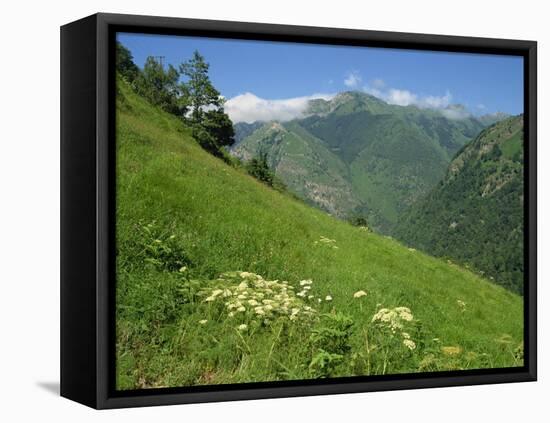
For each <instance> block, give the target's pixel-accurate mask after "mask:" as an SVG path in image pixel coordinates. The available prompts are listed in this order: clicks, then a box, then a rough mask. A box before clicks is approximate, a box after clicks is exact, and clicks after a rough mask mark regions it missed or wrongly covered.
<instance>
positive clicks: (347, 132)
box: [61, 14, 536, 408]
mask: <svg viewBox="0 0 550 423" xmlns="http://www.w3.org/2000/svg"><path fill="white" fill-rule="evenodd" d="M61 71H62V74H61V190H62V200H61V224H62V225H61V226H62V230H61V249H62V250H61V270H62V271H61V394H62V395H63V396H65V397H67V398H70V399H72V400H75V401H78V402H81V403H83V404H86V405H89V406H91V407H95V408H117V407H129V406H144V405H158V404H174V403H188V402H206V401H220V400H238V399H253V398H269V397H282V396H298V395H316V394H331V393H344V392H365V391H374V390H395V389H408V388H425V387H438V386H454V385H470V384H482V383H501V382H520V381H532V380H535V379H536V179H535V178H536V43H535V42H532V41H518V40H500V39H483V38H468V37H451V36H436V35H420V34H405V33H389V32H373V31H358V30H344V29H334V28H313V27H297V26H281V25H267V24H254V23H240V22H218V21H204V20H190V19H175V18H160V17H146V16H130V15H112V14H96V15H93V16H90V17H87V18H84V19H82V20H79V21H76V22H73V23H70V24H67V25H65V26H63V27H62V28H61Z"/></svg>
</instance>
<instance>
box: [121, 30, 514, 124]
mask: <svg viewBox="0 0 550 423" xmlns="http://www.w3.org/2000/svg"><path fill="white" fill-rule="evenodd" d="M118 40H119V41H120V42H122V44H124V45H125V46H126V47H127V48H129V49H130V51H131V52H132V54H133V56H134V61H135V62H136V64H137V65H138V66H140V67H142V66H143V64H144V62H145V59H146V58H147V56H165V63H172V64H174V65H177V64H179V63H181V62H184V61H186V60H187V59H188V58H190V57H191V55H192V53H193V51H194V50H199V52H200V53H201V54H202V55H203V56H204V57H205V58H206V61H207V62H208V63H210V78H211V80H212V82H213V84H214V86H215V87H216V88H217V89H218V90H219V91H220V92H221V93H222V95H224V96H225V97H226V98H227V99H229V102H228V108H229V109H230V111H231V112H232V113H233V115H234V117H235V119H237V120H249V121H251V120H254V119H255V118H258V116H260V118H261V114H260V115H257V114H258V113H260V109H261V110H263V112H265V113H271V112H273V113H275V116H274V118H281V117H282V118H283V120H284V116H286V115H284V113H287V112H288V117H289V118H290V117H292V114H293V113H296V112H297V110H298V111H299V109H300V108H301V107H303V105H304V104H305V101H306V100H307V99H309V98H314V97H327V98H329V97H330V96H332V95H334V94H335V93H338V92H342V91H347V90H361V91H366V92H368V93H370V94H373V95H376V96H377V97H380V98H382V99H384V100H386V101H388V102H390V103H393V104H399V105H408V104H415V105H418V106H419V107H431V108H442V109H443V108H445V107H447V106H448V105H449V104H457V103H458V104H462V105H464V106H466V107H467V108H468V110H469V111H471V112H472V113H474V114H484V113H493V112H497V111H501V112H507V113H510V114H518V113H522V112H523V59H522V58H521V57H512V56H496V55H480V54H462V53H441V52H424V51H409V50H394V49H379V48H366V47H342V46H325V45H309V44H295V43H278V42H263V41H262V42H260V41H243V40H227V39H214V38H202V37H200V38H199V37H182V36H166V35H144V34H118ZM281 111H282V112H283V115H281V116H278V115H277V113H281ZM250 113H251V114H252V115H250V116H249V114H250ZM230 116H231V113H230ZM232 118H233V116H232ZM235 119H234V120H235Z"/></svg>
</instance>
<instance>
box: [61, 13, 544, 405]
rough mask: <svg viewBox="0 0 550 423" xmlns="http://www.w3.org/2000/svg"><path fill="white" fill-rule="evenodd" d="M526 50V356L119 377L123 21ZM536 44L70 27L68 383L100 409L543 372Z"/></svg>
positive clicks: (96, 24)
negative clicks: (362, 371) (161, 381)
mask: <svg viewBox="0 0 550 423" xmlns="http://www.w3.org/2000/svg"><path fill="white" fill-rule="evenodd" d="M119 31H123V32H139V33H152V34H171V35H193V36H208V37H220V38H236V39H249V40H269V41H288V42H301V43H315V44H334V45H354V46H371V47H386V48H399V49H415V50H432V51H447V52H472V53H486V54H501V55H519V56H522V57H523V58H524V112H525V122H526V124H525V139H526V140H527V142H526V144H525V152H526V154H525V158H526V163H525V193H526V195H527V198H526V200H525V202H524V203H525V215H524V216H525V263H527V268H526V271H525V289H524V301H525V307H524V310H525V312H524V313H525V314H524V317H525V325H524V327H525V338H524V340H525V365H524V366H523V367H518V368H507V369H485V370H468V371H453V372H441V373H420V374H405V375H403V374H399V375H387V376H374V377H349V378H338V379H323V380H312V381H288V382H269V383H247V384H239V385H221V386H197V387H187V388H160V389H147V390H135V391H116V390H115V389H114V364H115V362H114V341H115V338H114V306H115V304H114V286H115V279H114V260H113V259H114V219H115V213H114V180H115V179H114V178H115V173H114V159H115V157H114V97H115V93H114V91H115V89H114V82H115V77H114V39H115V38H114V37H115V34H116V32H119ZM536 139H537V44H536V42H534V41H518V40H504V39H488V38H471V37H457V36H441V35H427V34H410V33H397V32H380V31H366V30H350V29H336V28H317V27H304V26H287V25H272V24H259V23H243V22H225V21H211V20H197V19H179V18H165V17H152V16H133V15H119V14H104V13H99V14H95V15H92V16H89V17H86V18H84V19H81V20H78V21H75V22H72V23H69V24H67V25H65V26H63V27H61V395H62V396H63V397H66V398H69V399H71V400H74V401H77V402H80V403H82V404H85V405H88V406H90V407H94V408H97V409H104V408H119V407H134V406H150V405H166V404H182V403H198V402H209V401H229V400H243V399H259V398H276V397H292V396H304V395H323V394H337V393H351V392H368V391H381V390H398V389H414V388H430V387H444V386H459V385H477V384H490V383H504V382H523V381H534V380H536V377H537V342H536V336H537V320H536V316H537V314H536V306H537V302H536V299H537V295H536V291H537V287H536V280H537V267H536V266H537V262H536V257H537V254H536V248H537V242H536V238H537V220H536V219H537V216H536V210H537V199H536V174H537V172H536V157H537V156H536V149H537V143H536Z"/></svg>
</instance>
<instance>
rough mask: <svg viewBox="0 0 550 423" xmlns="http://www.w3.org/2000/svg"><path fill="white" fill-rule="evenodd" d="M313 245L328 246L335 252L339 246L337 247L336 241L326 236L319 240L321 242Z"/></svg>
mask: <svg viewBox="0 0 550 423" xmlns="http://www.w3.org/2000/svg"><path fill="white" fill-rule="evenodd" d="M313 244H314V245H326V246H327V247H330V248H333V249H335V250H337V249H338V246H337V245H336V240H335V239H330V238H327V237H326V236H321V237H320V238H319V241H315V242H314V243H313Z"/></svg>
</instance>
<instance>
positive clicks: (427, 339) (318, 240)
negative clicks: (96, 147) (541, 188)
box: [116, 80, 523, 389]
mask: <svg viewBox="0 0 550 423" xmlns="http://www.w3.org/2000/svg"><path fill="white" fill-rule="evenodd" d="M117 89H118V95H117V116H116V125H117V128H116V134H117V141H116V142H117V145H116V150H117V191H116V204H117V209H116V214H117V228H116V236H117V247H116V248H117V260H116V263H117V270H116V278H117V279H116V292H117V297H116V304H117V309H116V310H117V311H116V318H117V329H116V339H117V342H116V348H117V362H116V374H117V381H116V384H117V388H119V389H133V388H149V387H164V386H188V385H197V384H199V385H201V384H208V385H211V384H223V383H240V382H254V381H270V380H288V379H304V378H312V377H324V376H351V375H365V374H367V375H374V374H384V373H402V372H406V373H410V372H418V371H422V372H426V371H436V370H448V369H472V368H487V367H509V366H521V365H522V363H523V358H522V355H521V345H522V334H523V323H522V322H523V307H522V300H521V298H520V297H519V296H517V295H515V294H512V293H510V292H508V291H506V290H505V289H503V288H501V287H499V286H496V285H495V284H492V283H490V282H489V281H488V280H486V279H483V278H482V277H480V276H479V275H476V274H474V273H471V272H470V271H468V270H466V269H463V268H461V267H458V266H456V265H450V264H448V263H447V262H446V261H444V260H439V259H435V258H432V257H429V256H427V255H425V254H423V253H421V252H419V251H414V250H411V249H408V248H406V247H404V246H402V245H401V244H399V243H398V242H396V241H394V240H392V239H390V238H386V237H383V236H379V235H376V234H374V233H371V232H368V231H365V230H362V229H361V228H357V227H353V226H351V225H348V224H347V223H345V222H343V221H341V220H338V219H335V218H334V217H332V216H330V215H328V214H326V213H324V212H322V211H320V210H318V209H316V208H313V207H310V206H308V205H307V204H304V203H303V202H301V201H297V200H295V199H293V198H292V197H291V196H290V195H285V194H282V193H279V192H276V191H274V190H272V189H270V188H269V187H267V186H266V185H264V184H262V183H260V182H258V181H257V180H255V179H253V178H252V177H250V176H248V175H247V174H246V173H245V172H244V171H243V170H241V169H239V168H233V167H230V166H228V165H226V164H225V163H224V162H222V161H221V160H219V159H216V158H215V157H213V156H211V155H210V154H208V153H206V152H205V151H204V150H202V149H201V148H200V147H199V145H198V144H197V143H196V142H195V141H194V140H193V138H192V137H191V135H190V130H189V129H188V128H186V127H185V126H184V125H183V124H182V123H181V121H179V120H178V119H176V118H175V117H173V116H170V115H168V114H166V113H164V112H162V111H160V110H159V109H157V108H155V107H152V106H150V105H149V104H148V103H147V102H146V101H144V100H143V99H141V98H140V97H138V96H137V95H135V94H134V93H133V92H132V91H131V89H130V88H128V86H126V85H125V83H124V82H123V81H121V80H119V81H118V83H117ZM283 142H284V137H283ZM304 145H306V144H304ZM304 148H305V147H304ZM182 266H183V267H182ZM180 267H182V268H181V269H180V270H178V269H179V268H180ZM228 271H247V272H254V273H256V274H259V275H262V276H263V278H265V279H269V280H278V281H288V282H289V286H290V287H289V288H288V290H289V292H290V291H292V292H297V294H296V296H295V299H294V300H293V301H294V302H295V303H296V304H298V309H299V310H307V309H306V308H305V307H306V305H307V304H310V306H311V307H312V309H313V310H314V311H312V312H309V311H308V313H312V314H313V317H308V316H309V314H307V313H306V312H305V311H304V317H303V319H302V318H301V317H300V316H302V314H301V313H302V312H300V314H297V315H298V317H300V318H299V319H298V318H294V319H292V318H284V316H283V317H280V318H276V319H273V320H269V319H268V318H266V319H265V320H257V319H256V320H254V319H253V317H250V316H253V315H254V313H256V315H258V314H259V312H258V311H257V310H256V311H254V309H253V310H249V308H248V307H249V303H248V302H246V303H244V305H243V306H242V308H243V310H242V313H241V311H240V307H239V309H238V310H235V312H234V313H237V315H235V316H233V317H231V315H230V314H227V313H226V312H225V310H226V308H225V306H224V305H223V303H219V302H209V301H210V298H211V297H215V295H217V294H214V291H209V292H210V294H209V295H211V297H208V298H206V297H205V296H202V292H203V290H208V289H210V287H211V286H213V284H214V285H215V284H224V283H226V282H224V280H225V279H224V280H221V281H220V280H216V278H217V277H218V276H219V275H220V274H221V273H223V272H228ZM243 275H247V274H243ZM235 277H237V278H239V277H243V278H244V277H245V276H238V275H237V276H235ZM246 277H250V276H246ZM307 280H311V281H312V283H311V285H308V284H309V282H308V281H307ZM299 281H302V283H299ZM241 284H242V283H241ZM273 284H274V285H277V284H276V283H273ZM273 284H272V285H273ZM245 285H246V283H245ZM240 286H241V285H239V287H240ZM270 286H271V285H270ZM277 286H279V285H277ZM304 286H310V287H311V288H308V289H310V291H308V292H310V293H311V294H308V295H311V296H313V297H314V299H309V297H307V296H305V295H304V296H303V297H302V296H301V295H298V294H299V293H300V292H302V291H303V292H306V289H305V288H304ZM285 289H286V288H285ZM246 290H247V292H248V291H249V289H248V288H246ZM299 290H302V291H300V292H298V291H299ZM264 291H265V292H266V293H267V292H268V288H266V289H265V290H264ZM360 291H364V293H361V292H360ZM220 292H225V291H224V289H222V290H221V291H220ZM363 294H366V295H363ZM220 295H225V294H220ZM242 295H244V294H242ZM258 295H259V293H258ZM262 295H264V294H262ZM266 295H268V294H266ZM269 295H271V294H269ZM327 296H328V297H327ZM318 300H320V302H319V301H318ZM243 302H244V300H243ZM272 303H273V304H275V303H274V302H272ZM268 305H269V304H268ZM310 306H307V307H310ZM399 306H401V307H408V308H410V312H411V313H408V312H406V310H405V311H404V310H403V309H399V310H401V311H399V310H398V311H399V313H401V314H400V316H402V320H400V322H401V323H402V324H403V325H405V324H406V326H404V327H406V328H407V330H408V331H409V332H408V333H407V336H410V337H411V340H413V341H414V342H413V344H411V343H410V342H409V341H411V340H409V339H406V338H405V334H401V333H400V332H398V333H393V332H391V331H388V330H387V326H385V324H384V323H383V322H381V321H380V320H376V318H373V316H375V315H376V313H378V315H379V316H380V313H383V312H384V311H383V308H390V309H391V308H393V307H399ZM270 307H271V305H270ZM279 307H282V305H279ZM262 310H266V312H267V305H266V306H265V308H264V309H262ZM263 312H264V311H262V313H263ZM239 313H241V314H239ZM293 313H294V312H293ZM296 313H298V312H296ZM344 315H345V316H344ZM412 315H413V316H414V318H412ZM293 316H295V315H293ZM346 316H347V317H346ZM400 318H401V317H400ZM247 319H248V320H247ZM373 319H374V321H373ZM400 330H404V329H400ZM335 336H336V338H334V337H335ZM401 337H403V338H401ZM402 339H403V342H402ZM405 341H407V342H405ZM335 345H336V346H335ZM407 345H408V346H407ZM336 348H338V349H336Z"/></svg>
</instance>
